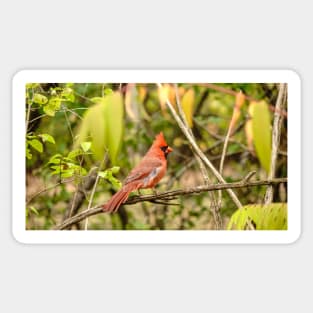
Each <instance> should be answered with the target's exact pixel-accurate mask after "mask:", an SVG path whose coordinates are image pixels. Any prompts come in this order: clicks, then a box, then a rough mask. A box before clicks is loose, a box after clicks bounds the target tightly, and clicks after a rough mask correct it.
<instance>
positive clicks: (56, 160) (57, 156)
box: [48, 153, 62, 164]
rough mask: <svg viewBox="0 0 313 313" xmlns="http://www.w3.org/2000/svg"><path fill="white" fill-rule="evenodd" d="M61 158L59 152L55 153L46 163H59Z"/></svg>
mask: <svg viewBox="0 0 313 313" xmlns="http://www.w3.org/2000/svg"><path fill="white" fill-rule="evenodd" d="M61 159H62V155H61V154H60V153H57V154H55V155H53V156H52V157H51V158H50V160H49V162H48V163H49V164H51V163H52V164H59V163H60V162H61Z"/></svg>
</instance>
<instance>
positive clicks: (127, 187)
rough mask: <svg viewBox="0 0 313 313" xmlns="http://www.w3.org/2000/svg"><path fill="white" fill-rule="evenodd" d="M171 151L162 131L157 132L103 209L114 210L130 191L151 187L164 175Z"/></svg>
mask: <svg viewBox="0 0 313 313" xmlns="http://www.w3.org/2000/svg"><path fill="white" fill-rule="evenodd" d="M172 151H173V150H172V149H171V148H170V147H169V146H168V145H167V143H166V141H165V139H164V136H163V133H162V132H161V133H160V134H158V135H157V136H156V137H155V140H154V142H153V144H152V146H151V147H150V149H149V150H148V152H147V153H146V155H145V156H144V157H143V158H142V160H141V162H140V163H139V164H138V165H137V166H136V167H135V168H134V169H133V170H132V171H131V172H130V173H129V175H128V176H127V177H126V179H125V181H124V184H123V187H122V189H121V190H119V191H118V192H117V193H116V194H115V195H113V196H112V198H111V199H110V200H109V201H108V202H107V203H106V204H105V205H103V210H104V211H105V212H116V211H117V210H118V208H119V207H120V205H121V204H123V203H124V202H125V201H126V200H127V199H128V196H129V194H130V193H131V192H132V191H135V190H138V189H145V188H153V187H154V186H155V185H156V184H157V183H158V182H159V181H160V180H161V179H162V178H163V176H164V175H165V172H166V167H167V161H166V157H167V155H168V154H169V153H170V152H172Z"/></svg>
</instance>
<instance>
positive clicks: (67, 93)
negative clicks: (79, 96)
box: [62, 87, 75, 102]
mask: <svg viewBox="0 0 313 313" xmlns="http://www.w3.org/2000/svg"><path fill="white" fill-rule="evenodd" d="M62 97H63V98H64V99H63V100H65V101H69V102H74V101H75V96H74V93H73V89H72V88H70V87H66V88H64V89H63V91H62Z"/></svg>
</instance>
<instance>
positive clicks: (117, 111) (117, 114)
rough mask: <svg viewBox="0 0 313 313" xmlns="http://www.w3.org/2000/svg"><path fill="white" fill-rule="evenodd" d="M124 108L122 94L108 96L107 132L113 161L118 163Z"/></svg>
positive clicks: (115, 93) (116, 93)
mask: <svg viewBox="0 0 313 313" xmlns="http://www.w3.org/2000/svg"><path fill="white" fill-rule="evenodd" d="M123 115H124V106H123V98H122V95H121V93H120V92H114V93H113V94H111V95H108V96H107V109H106V130H107V135H108V138H107V139H108V149H109V155H110V158H111V161H112V163H113V164H115V163H116V159H117V155H118V152H119V150H120V148H121V146H122V138H123V131H124V122H123Z"/></svg>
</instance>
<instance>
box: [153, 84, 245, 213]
mask: <svg viewBox="0 0 313 313" xmlns="http://www.w3.org/2000/svg"><path fill="white" fill-rule="evenodd" d="M157 85H158V87H159V88H162V85H161V84H160V83H158V84H157ZM166 104H167V106H168V108H169V110H170V111H171V113H172V115H173V117H174V119H175V120H176V122H177V124H178V126H179V127H180V129H181V130H182V132H183V133H184V135H185V136H186V138H187V140H188V141H189V143H190V144H191V146H192V148H193V149H194V151H195V152H196V154H197V155H198V156H199V157H200V159H201V160H202V161H203V163H204V164H205V165H206V166H207V167H208V168H209V169H210V170H211V172H212V173H213V174H214V176H215V177H216V178H217V179H218V181H219V182H220V183H222V184H225V183H226V181H225V180H224V178H223V177H222V175H221V174H220V173H219V171H218V170H217V169H216V168H215V167H214V165H213V164H212V163H211V162H210V160H209V159H208V158H207V157H206V156H205V154H204V153H203V152H202V151H201V149H200V148H199V146H198V145H197V143H196V142H195V140H194V139H193V138H192V136H191V135H190V132H189V131H188V129H187V128H186V126H185V125H184V123H183V121H182V120H181V119H180V117H179V116H178V114H177V113H176V111H175V109H174V107H173V105H172V104H171V102H170V101H169V100H168V98H167V99H166ZM227 192H228V194H229V196H230V197H231V199H232V200H233V201H234V203H235V204H236V206H237V207H238V208H240V207H242V204H241V203H240V201H239V199H238V197H237V196H236V194H235V193H234V192H233V191H232V190H231V189H227Z"/></svg>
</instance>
